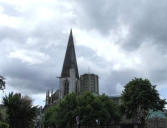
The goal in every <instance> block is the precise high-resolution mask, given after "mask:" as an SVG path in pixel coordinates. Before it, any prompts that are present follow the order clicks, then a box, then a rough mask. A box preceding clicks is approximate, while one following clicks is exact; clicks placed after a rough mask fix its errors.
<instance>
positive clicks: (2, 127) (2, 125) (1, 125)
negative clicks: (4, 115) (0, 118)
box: [0, 122, 9, 128]
mask: <svg viewBox="0 0 167 128" xmlns="http://www.w3.org/2000/svg"><path fill="white" fill-rule="evenodd" d="M0 128H9V125H8V124H7V123H5V122H0Z"/></svg>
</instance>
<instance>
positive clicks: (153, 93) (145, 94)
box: [121, 78, 166, 127]
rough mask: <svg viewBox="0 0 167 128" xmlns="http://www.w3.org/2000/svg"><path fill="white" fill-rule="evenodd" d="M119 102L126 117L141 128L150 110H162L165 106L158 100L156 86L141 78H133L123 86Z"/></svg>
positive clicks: (163, 102)
mask: <svg viewBox="0 0 167 128" xmlns="http://www.w3.org/2000/svg"><path fill="white" fill-rule="evenodd" d="M121 101H122V108H123V109H122V110H123V112H124V113H125V114H126V116H127V117H128V118H133V119H135V120H136V121H137V123H140V124H141V126H142V127H144V126H145V120H146V117H147V115H148V112H149V110H150V109H152V110H162V109H163V108H164V105H165V104H166V101H165V100H163V99H160V96H159V93H158V91H157V90H156V86H153V85H152V84H151V83H150V81H149V80H148V79H144V80H143V79H142V78H135V79H133V80H131V81H130V82H129V83H127V84H126V85H125V89H124V90H123V92H122V96H121Z"/></svg>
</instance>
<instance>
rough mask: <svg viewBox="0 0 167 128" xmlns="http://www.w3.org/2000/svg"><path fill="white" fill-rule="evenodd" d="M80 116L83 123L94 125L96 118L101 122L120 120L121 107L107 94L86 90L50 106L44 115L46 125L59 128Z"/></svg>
mask: <svg viewBox="0 0 167 128" xmlns="http://www.w3.org/2000/svg"><path fill="white" fill-rule="evenodd" d="M76 116H79V118H80V123H81V124H87V125H90V124H91V125H92V124H95V123H96V122H95V121H96V120H99V121H100V122H101V123H108V122H111V121H118V120H119V118H120V114H119V108H118V106H117V105H116V104H114V103H113V101H112V100H111V99H110V98H109V97H107V96H105V95H102V96H94V95H93V94H91V93H89V92H86V93H84V94H83V95H81V96H76V95H75V94H69V95H67V96H66V97H65V98H64V99H62V100H61V101H60V102H59V103H58V104H57V105H56V106H52V107H50V108H49V109H48V110H47V111H46V112H45V115H44V118H45V119H44V124H45V127H48V126H49V127H51V128H54V127H55V126H57V127H58V128H64V127H66V126H67V127H71V128H73V127H74V126H73V125H74V124H75V123H76Z"/></svg>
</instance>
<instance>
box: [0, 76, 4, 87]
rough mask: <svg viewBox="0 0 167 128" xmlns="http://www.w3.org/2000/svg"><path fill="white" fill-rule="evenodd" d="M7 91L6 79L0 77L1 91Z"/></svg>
mask: <svg viewBox="0 0 167 128" xmlns="http://www.w3.org/2000/svg"><path fill="white" fill-rule="evenodd" d="M3 89H5V78H4V77H3V76H0V90H3Z"/></svg>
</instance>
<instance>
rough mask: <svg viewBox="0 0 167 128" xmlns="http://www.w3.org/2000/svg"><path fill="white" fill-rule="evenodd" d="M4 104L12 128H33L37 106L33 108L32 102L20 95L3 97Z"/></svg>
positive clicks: (10, 94)
mask: <svg viewBox="0 0 167 128" xmlns="http://www.w3.org/2000/svg"><path fill="white" fill-rule="evenodd" d="M3 104H4V106H5V107H6V108H7V114H8V121H9V122H8V123H9V125H10V128H32V126H33V120H34V118H35V117H36V110H37V107H36V106H34V107H33V106H32V100H31V99H30V98H29V97H27V96H25V97H22V96H21V94H20V93H16V94H14V93H13V92H12V93H9V95H8V96H5V97H3Z"/></svg>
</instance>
